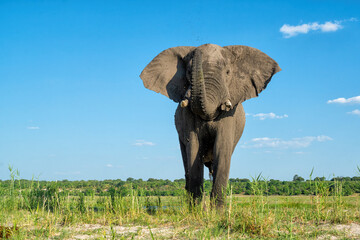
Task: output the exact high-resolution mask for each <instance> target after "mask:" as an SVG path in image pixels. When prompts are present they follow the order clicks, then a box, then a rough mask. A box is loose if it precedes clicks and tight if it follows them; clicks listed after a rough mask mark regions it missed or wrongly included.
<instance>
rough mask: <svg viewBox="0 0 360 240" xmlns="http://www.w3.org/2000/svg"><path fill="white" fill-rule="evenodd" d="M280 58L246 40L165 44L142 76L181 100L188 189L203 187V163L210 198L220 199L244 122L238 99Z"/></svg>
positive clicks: (179, 125)
mask: <svg viewBox="0 0 360 240" xmlns="http://www.w3.org/2000/svg"><path fill="white" fill-rule="evenodd" d="M278 71H280V68H279V66H278V64H277V63H276V62H275V61H274V60H273V59H271V58H270V57H269V56H267V55H266V54H264V53H263V52H261V51H259V50H257V49H254V48H251V47H246V46H240V45H234V46H226V47H220V46H218V45H214V44H205V45H201V46H199V47H175V48H169V49H167V50H165V51H163V52H161V53H160V54H159V55H158V56H156V57H155V58H154V59H153V60H152V61H151V62H150V63H149V64H148V65H147V66H146V67H145V69H144V70H143V72H142V73H141V75H140V77H141V79H142V80H143V83H144V86H145V87H146V88H148V89H150V90H153V91H155V92H159V93H161V94H163V95H165V96H167V97H169V98H170V99H172V100H173V101H175V102H178V103H180V104H179V106H178V108H177V110H176V113H175V125H176V129H177V132H178V134H179V141H180V147H181V153H182V158H183V163H184V168H185V177H186V190H187V191H188V192H189V193H190V194H191V195H192V196H193V198H194V199H199V198H200V197H201V196H202V191H203V179H204V165H205V166H207V167H208V168H209V171H210V173H212V176H213V189H212V192H211V198H212V199H214V200H215V202H216V205H218V206H222V205H223V204H224V199H225V196H224V193H225V190H226V186H227V181H228V179H229V170H230V161H231V155H232V153H233V151H234V149H235V146H236V144H237V143H238V141H239V139H240V137H241V135H242V133H243V130H244V126H245V113H244V109H243V106H242V105H241V103H242V102H243V101H245V100H247V99H250V98H252V97H257V96H258V94H259V93H260V92H261V91H262V90H263V89H265V88H266V86H267V84H268V83H269V82H270V80H271V78H272V76H273V75H274V74H275V73H277V72H278Z"/></svg>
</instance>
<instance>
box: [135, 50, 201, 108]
mask: <svg viewBox="0 0 360 240" xmlns="http://www.w3.org/2000/svg"><path fill="white" fill-rule="evenodd" d="M193 49H195V47H174V48H169V49H167V50H165V51H162V52H161V53H160V54H159V55H157V56H156V57H155V58H154V59H153V60H152V61H151V62H150V63H149V64H148V65H147V66H146V67H145V68H144V70H143V71H142V73H141V75H140V78H141V79H142V80H143V83H144V86H145V87H146V88H147V89H150V90H153V91H155V92H157V93H161V94H162V95H165V96H166V97H169V98H170V99H172V100H173V101H175V102H180V101H181V100H183V97H184V95H185V93H186V90H187V88H188V87H189V83H188V82H187V80H186V62H185V61H184V59H183V58H184V57H185V56H186V55H187V54H188V53H189V52H191V51H192V50H193Z"/></svg>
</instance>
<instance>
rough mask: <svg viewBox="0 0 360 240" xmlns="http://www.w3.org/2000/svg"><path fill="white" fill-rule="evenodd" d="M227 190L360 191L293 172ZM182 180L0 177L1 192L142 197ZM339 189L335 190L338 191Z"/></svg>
mask: <svg viewBox="0 0 360 240" xmlns="http://www.w3.org/2000/svg"><path fill="white" fill-rule="evenodd" d="M211 185H212V183H211V181H210V180H204V185H203V188H204V191H205V194H209V192H210V191H211ZM228 186H229V187H228V191H229V192H230V191H231V192H232V194H243V195H254V194H259V193H261V194H265V195H285V196H292V195H312V194H318V192H317V191H323V193H324V194H326V193H328V194H330V193H331V192H332V191H335V187H337V188H338V187H339V186H340V191H341V194H342V195H344V196H348V195H352V194H354V193H360V177H335V178H332V179H330V180H326V179H325V178H324V177H316V178H314V179H312V180H310V179H309V180H305V179H304V178H302V177H301V176H298V175H295V176H294V177H293V180H292V181H280V180H274V179H270V180H267V179H263V178H261V177H260V176H259V177H258V178H257V179H252V180H250V179H247V178H241V179H239V178H230V179H229V183H228ZM184 187H185V179H176V180H174V181H170V180H168V179H166V180H163V179H154V178H149V179H148V180H142V179H134V178H128V179H126V180H121V179H116V180H102V181H99V180H86V181H85V180H81V181H69V180H62V181H34V180H26V179H10V180H0V195H6V194H8V191H9V190H10V189H13V190H20V191H21V190H25V189H34V190H37V191H47V190H49V189H51V191H57V192H59V194H65V195H70V196H82V195H84V196H114V195H118V196H128V195H130V193H131V191H132V190H136V192H137V194H139V195H142V196H180V195H182V194H183V193H184V191H185V190H184ZM338 190H339V189H337V191H338Z"/></svg>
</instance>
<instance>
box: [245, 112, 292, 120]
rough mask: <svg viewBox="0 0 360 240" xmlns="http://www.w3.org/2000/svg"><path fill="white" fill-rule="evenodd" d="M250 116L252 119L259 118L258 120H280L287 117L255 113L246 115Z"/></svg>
mask: <svg viewBox="0 0 360 240" xmlns="http://www.w3.org/2000/svg"><path fill="white" fill-rule="evenodd" d="M248 115H250V116H253V117H254V118H259V119H260V120H265V119H281V118H287V117H289V116H288V115H287V114H284V115H276V114H275V113H273V112H271V113H256V114H251V113H250V114H248Z"/></svg>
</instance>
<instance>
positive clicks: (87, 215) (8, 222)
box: [0, 168, 360, 239]
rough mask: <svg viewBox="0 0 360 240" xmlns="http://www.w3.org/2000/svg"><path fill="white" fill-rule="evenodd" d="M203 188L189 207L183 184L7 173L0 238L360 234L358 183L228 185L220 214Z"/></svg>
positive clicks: (0, 193) (1, 190)
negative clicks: (47, 178) (199, 199)
mask: <svg viewBox="0 0 360 240" xmlns="http://www.w3.org/2000/svg"><path fill="white" fill-rule="evenodd" d="M204 186H205V193H204V198H203V201H202V202H201V203H200V204H199V205H197V206H195V207H190V206H189V205H188V196H187V195H186V193H185V192H184V190H183V189H184V180H175V181H169V180H156V179H149V180H148V181H142V180H141V179H139V180H135V179H131V178H129V179H127V180H126V181H121V180H105V181H67V180H64V181H57V182H46V181H34V180H31V181H29V180H22V179H20V178H19V174H18V172H17V171H14V170H13V169H11V168H10V180H6V181H0V229H2V232H1V233H0V238H1V236H7V237H10V238H13V239H48V238H51V239H69V238H71V239H76V238H82V239H86V237H89V238H90V236H91V237H93V238H94V237H95V238H96V239H138V238H145V239H169V238H176V239H215V238H219V239H224V238H232V239H239V238H252V239H254V238H259V239H274V238H280V239H288V238H289V239H290V238H292V239H304V238H317V237H319V236H323V237H324V238H327V237H329V236H336V237H339V238H351V237H354V238H357V237H359V236H353V235H351V231H350V232H349V231H347V232H344V231H341V229H340V228H335V227H333V226H343V225H339V224H347V225H346V226H348V225H349V224H350V223H353V224H357V225H356V226H358V227H359V228H360V225H359V224H360V197H359V194H357V193H359V190H360V188H359V186H360V180H359V178H358V177H353V178H333V179H331V180H329V181H327V180H325V179H324V178H315V179H314V180H311V177H310V179H309V180H307V181H305V180H304V179H303V178H299V176H297V175H296V178H295V177H294V181H290V182H283V181H276V180H266V179H263V178H262V177H261V176H258V177H256V178H254V179H252V180H251V181H250V180H248V179H230V181H229V188H228V198H227V206H226V207H225V208H224V209H222V210H220V211H219V210H217V209H213V208H211V207H210V205H211V204H210V202H209V197H208V195H209V189H210V187H211V185H210V182H209V181H206V182H205V183H204ZM354 193H355V194H354ZM304 194H305V195H304ZM350 194H352V195H351V196H349V195H350ZM289 195H299V196H289ZM344 226H345V225H344ZM354 226H355V225H354Z"/></svg>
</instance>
